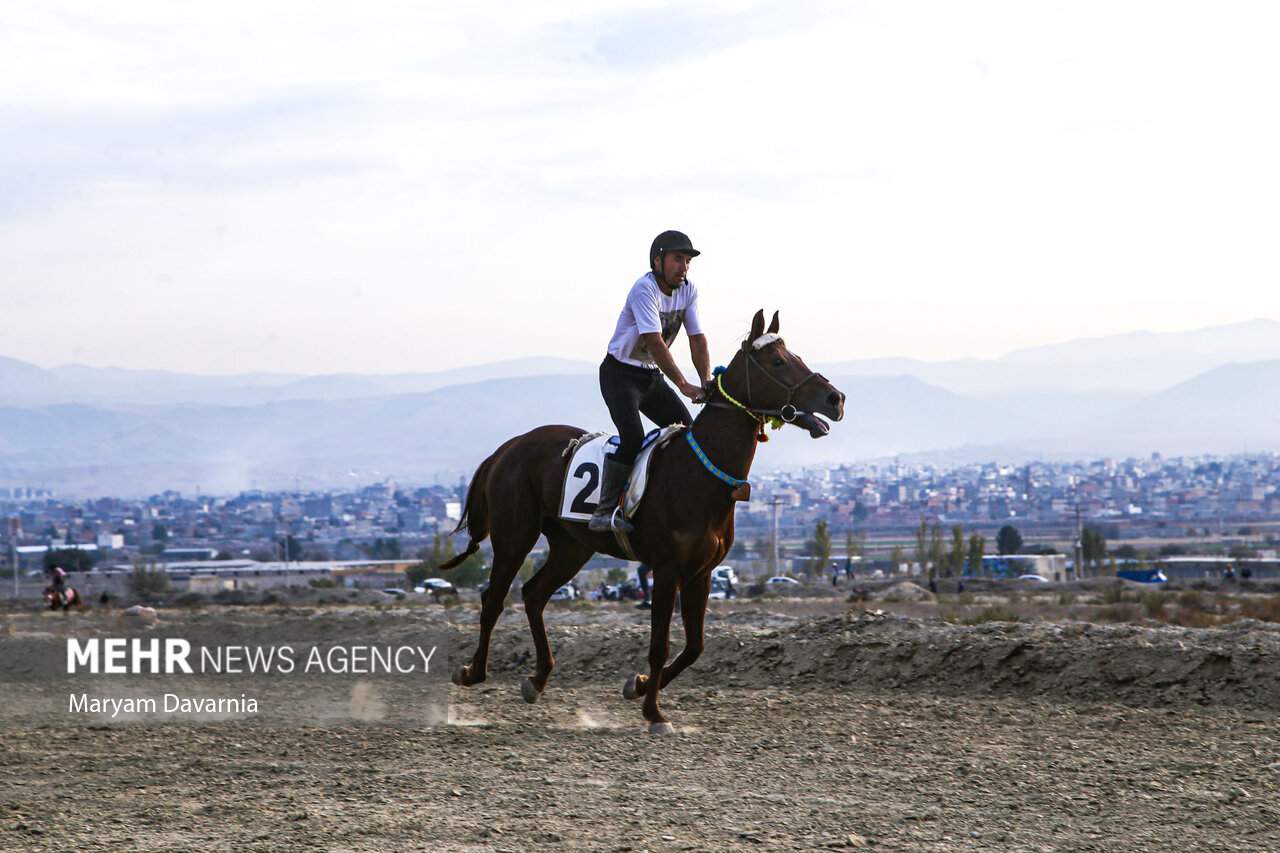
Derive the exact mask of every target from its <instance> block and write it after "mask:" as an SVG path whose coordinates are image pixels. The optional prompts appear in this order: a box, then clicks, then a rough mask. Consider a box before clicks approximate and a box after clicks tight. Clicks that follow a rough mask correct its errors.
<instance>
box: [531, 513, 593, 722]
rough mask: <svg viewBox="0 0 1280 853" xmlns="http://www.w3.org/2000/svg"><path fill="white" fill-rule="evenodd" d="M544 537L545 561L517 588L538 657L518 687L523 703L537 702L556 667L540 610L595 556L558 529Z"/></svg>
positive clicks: (548, 532)
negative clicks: (529, 672)
mask: <svg viewBox="0 0 1280 853" xmlns="http://www.w3.org/2000/svg"><path fill="white" fill-rule="evenodd" d="M546 534H547V542H548V544H549V545H550V547H549V548H548V550H547V561H546V562H545V563H544V564H543V565H542V568H541V569H539V570H538V573H537V574H535V575H534V576H533V577H531V578H530V579H529V580H528V581H527V582H526V583H525V585H524V586H523V587H522V588H521V595H522V597H523V598H524V612H525V616H527V617H528V619H529V632H530V633H531V634H533V647H534V650H535V651H536V652H537V656H538V657H537V663H536V665H535V668H534V671H533V675H531V676H529V677H528V678H526V679H525V680H524V683H523V684H521V685H520V695H521V696H523V697H524V700H525V701H526V702H536V701H538V697H539V696H541V695H542V691H543V690H545V689H546V688H547V677H548V676H550V675H551V670H552V669H553V668H554V667H555V665H556V660H555V657H554V656H553V655H552V654H551V644H550V643H549V642H547V627H546V624H545V623H544V622H543V621H542V611H543V609H544V608H545V607H546V606H547V602H548V601H550V600H551V594H552V593H553V592H555V591H556V590H557V589H559V588H560V587H562V586H564V585H565V584H566V583H568V582H569V581H570V580H571V579H572V578H573V576H574V575H576V574H577V573H578V571H579V570H580V569H581V568H582V567H583V565H585V564H586V562H587V560H589V559H591V555H592V554H594V553H595V551H593V550H592V549H590V548H588V547H587V546H586V545H583V544H582V543H581V542H578V541H577V540H576V539H574V538H572V537H571V536H569V535H568V534H567V533H565V532H564V531H562V530H555V529H551V530H548V531H546Z"/></svg>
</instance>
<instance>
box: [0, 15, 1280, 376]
mask: <svg viewBox="0 0 1280 853" xmlns="http://www.w3.org/2000/svg"><path fill="white" fill-rule="evenodd" d="M3 7H4V13H3V15H0V355H4V356H8V357H11V358H17V359H21V360H24V361H29V362H32V363H34V364H38V365H40V366H43V367H52V366H56V365H61V364H68V363H82V364H88V365H93V366H121V367H135V368H159V367H164V368H169V369H177V370H184V371H193V372H203V373H235V372H242V371H250V370H261V371H283V372H298V373H333V372H401V371H419V370H433V369H442V368H448V367H456V366H461V365H467V364H477V363H482V362H487V361H496V360H500V359H507V358H519V357H522V356H529V355H552V356H560V357H565V358H575V359H584V360H589V361H593V362H594V361H597V360H598V359H599V358H600V357H601V356H602V355H603V352H604V346H605V343H606V342H607V340H608V338H609V335H610V333H611V331H612V328H613V323H614V320H615V319H616V317H617V313H618V310H619V308H620V307H621V302H622V299H623V296H624V294H625V292H626V290H627V288H628V286H629V285H630V283H631V282H632V281H633V280H634V279H635V278H636V277H637V276H638V275H640V274H641V273H642V272H643V271H644V269H645V261H644V255H645V253H646V250H647V248H648V245H649V242H650V240H651V239H652V238H653V236H654V235H655V234H656V233H658V232H659V231H662V230H664V229H667V228H678V229H681V230H684V231H686V232H688V233H689V234H690V235H691V236H692V238H693V240H694V243H695V245H696V246H698V247H699V248H700V249H702V250H703V252H704V254H703V256H702V257H700V258H699V259H698V260H697V261H696V262H695V264H694V267H693V270H692V273H691V277H692V278H693V280H694V281H695V282H697V283H698V286H699V288H700V291H701V293H702V301H703V313H704V316H705V317H706V319H707V321H708V327H709V328H708V332H709V336H710V340H711V344H712V352H713V360H716V361H724V360H727V357H728V351H729V348H730V347H731V346H732V345H733V343H734V342H735V341H736V340H738V339H739V338H740V337H741V336H742V335H743V334H744V333H745V331H746V329H747V325H748V323H749V321H750V317H751V315H752V313H754V311H755V309H756V308H759V307H765V308H768V309H770V310H772V309H775V308H776V309H781V311H782V317H783V331H784V332H785V333H786V334H787V338H788V342H789V343H790V344H791V345H792V346H793V348H795V349H796V350H797V351H799V352H801V353H802V354H803V355H805V356H806V357H807V358H808V360H809V361H811V362H812V361H834V360H842V359H849V358H862V357H874V356H888V355H901V356H910V357H915V358H921V359H927V360H939V359H947V358H957V357H966V356H973V357H993V356H998V355H1000V354H1003V353H1005V352H1007V351H1009V350H1012V349H1017V348H1021V347H1027V346H1035V345H1037V344H1044V343H1054V342H1059V341H1064V340H1068V339H1072V338H1077V337H1086V336H1097V335H1105V334H1111V333H1117V332H1127V331H1132V330H1137V329H1150V330H1152V331H1179V330H1187V329H1194V328H1200V327H1203V326H1207V325H1214V324H1221V323H1232V322H1238V321H1243V320H1248V319H1253V318H1258V317H1269V318H1273V319H1280V287H1277V285H1278V284H1280V276H1277V272H1278V271H1280V261H1277V251H1276V235H1277V234H1278V233H1280V204H1278V203H1277V199H1280V165H1278V158H1277V154H1276V152H1277V151H1280V111H1277V109H1276V107H1275V102H1276V97H1275V81H1276V80H1278V79H1280V52H1278V51H1276V50H1275V48H1274V41H1275V38H1274V36H1275V33H1276V31H1277V27H1276V24H1277V18H1278V17H1280V12H1276V11H1273V9H1274V6H1273V4H1269V3H1264V2H1256V3H1239V2H1230V0H1227V2H1222V3H1215V4H1204V3H1182V2H1125V0H1108V1H1107V2H1090V1H1089V0H1084V1H1083V2H1081V0H1074V2H1069V3H1065V2H1064V3H1058V2H1052V3H1051V2H1028V0H1008V2H1003V0H992V2H980V0H975V2H955V3H944V2H878V1H876V0H873V2H823V0H785V2H782V1H781V0H778V1H777V2H770V0H765V2H748V0H723V2H717V0H712V1H711V2H689V0H682V2H675V3H668V2H661V1H660V0H636V2H619V3H611V4H605V3H599V2H587V0H557V1H556V2H521V3H516V2H467V3H421V2H419V3H414V2H394V3H393V2H378V0H365V1H364V2H360V3H347V2H306V3H304V2H253V3H242V2H234V0H228V2H221V3H206V4H186V3H181V4H175V3H171V2H142V1H141V0H134V2H129V3H116V4H104V3H101V2H83V3H77V2H60V0H47V2H46V0H42V2H40V3H18V2H12V3H10V2H3ZM606 9H607V10H608V11H605V10H606ZM679 346H680V347H681V348H683V344H681V345H679ZM717 353H723V354H724V355H723V357H717V356H716V354H717Z"/></svg>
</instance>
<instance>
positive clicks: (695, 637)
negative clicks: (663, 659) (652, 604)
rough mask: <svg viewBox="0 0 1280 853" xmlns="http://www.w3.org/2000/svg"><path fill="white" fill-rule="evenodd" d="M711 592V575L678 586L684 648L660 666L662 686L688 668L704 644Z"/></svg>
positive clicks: (700, 652)
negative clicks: (665, 664) (672, 658)
mask: <svg viewBox="0 0 1280 853" xmlns="http://www.w3.org/2000/svg"><path fill="white" fill-rule="evenodd" d="M710 594H711V575H710V574H708V575H706V576H705V577H702V578H698V579H696V580H692V581H689V583H687V584H685V585H684V586H683V587H681V588H680V621H681V622H683V623H684V635H685V640H684V648H683V649H682V650H681V651H680V654H679V655H677V656H676V659H675V660H673V661H672V662H671V663H669V664H668V665H667V666H665V667H663V668H662V686H663V687H666V686H667V685H668V684H670V683H671V682H672V681H674V680H675V677H676V676H677V675H679V674H680V673H682V672H684V671H685V670H686V669H688V668H689V667H690V666H691V665H692V664H693V662H694V661H696V660H697V659H698V658H699V657H700V656H701V655H702V650H703V648H704V647H705V646H706V634H705V631H704V623H705V622H706V617H707V597H708V596H709V595H710Z"/></svg>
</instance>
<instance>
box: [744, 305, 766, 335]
mask: <svg viewBox="0 0 1280 853" xmlns="http://www.w3.org/2000/svg"><path fill="white" fill-rule="evenodd" d="M763 334H764V309H763V308H761V309H760V310H759V311H757V312H756V316H755V317H753V318H752V320H751V336H750V337H748V338H747V340H748V341H754V340H755V339H756V338H758V337H760V336H761V335H763Z"/></svg>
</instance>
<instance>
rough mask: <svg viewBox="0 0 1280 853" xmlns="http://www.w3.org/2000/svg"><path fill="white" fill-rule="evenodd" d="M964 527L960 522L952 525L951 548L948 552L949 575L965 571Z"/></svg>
mask: <svg viewBox="0 0 1280 853" xmlns="http://www.w3.org/2000/svg"><path fill="white" fill-rule="evenodd" d="M965 554H966V550H965V544H964V528H963V527H961V526H960V525H958V524H953V525H951V550H950V551H948V552H947V575H948V576H952V577H954V576H955V575H959V574H961V573H963V572H964V558H965Z"/></svg>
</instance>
